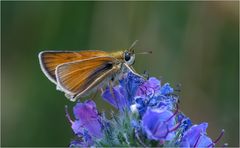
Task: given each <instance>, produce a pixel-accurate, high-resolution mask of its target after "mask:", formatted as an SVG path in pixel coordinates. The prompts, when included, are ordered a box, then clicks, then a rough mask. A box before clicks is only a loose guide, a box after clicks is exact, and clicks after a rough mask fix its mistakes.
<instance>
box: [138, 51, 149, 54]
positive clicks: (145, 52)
mask: <svg viewBox="0 0 240 148" xmlns="http://www.w3.org/2000/svg"><path fill="white" fill-rule="evenodd" d="M136 54H152V51H143V52H137V53H136Z"/></svg>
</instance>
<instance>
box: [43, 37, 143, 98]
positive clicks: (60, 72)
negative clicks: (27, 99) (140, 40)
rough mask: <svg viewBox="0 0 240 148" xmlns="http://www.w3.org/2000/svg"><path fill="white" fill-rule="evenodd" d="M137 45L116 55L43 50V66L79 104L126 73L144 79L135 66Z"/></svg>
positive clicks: (55, 82)
mask: <svg viewBox="0 0 240 148" xmlns="http://www.w3.org/2000/svg"><path fill="white" fill-rule="evenodd" d="M136 42H137V41H135V42H134V43H133V44H132V45H131V46H130V48H128V49H126V50H121V51H115V52H106V51H101V50H84V51H79V52H76V51H42V52H40V53H39V62H40V67H41V69H42V71H43V73H44V74H45V75H46V77H47V78H48V79H49V80H50V81H51V82H53V83H54V84H56V86H57V89H58V90H60V91H63V92H64V93H65V95H66V96H67V98H69V99H70V100H71V101H76V100H77V99H78V98H80V97H83V96H86V95H88V94H89V93H91V92H92V91H93V90H96V89H98V88H99V87H101V86H103V85H105V84H106V83H112V82H114V81H116V80H118V79H120V78H121V77H122V76H123V74H124V73H127V72H132V73H133V74H135V75H137V76H139V77H142V76H141V75H139V74H138V73H136V71H135V70H134V69H133V67H132V65H133V64H134V61H135V51H134V49H133V47H134V45H135V44H136ZM144 53H147V52H144ZM144 53H140V54H144Z"/></svg>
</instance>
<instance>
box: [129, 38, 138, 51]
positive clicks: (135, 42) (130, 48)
mask: <svg viewBox="0 0 240 148" xmlns="http://www.w3.org/2000/svg"><path fill="white" fill-rule="evenodd" d="M137 42H138V40H136V41H134V42H133V43H132V45H131V46H130V47H129V48H128V51H130V52H134V50H133V47H134V46H135V45H136V44H137Z"/></svg>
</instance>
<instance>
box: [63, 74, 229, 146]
mask: <svg viewBox="0 0 240 148" xmlns="http://www.w3.org/2000/svg"><path fill="white" fill-rule="evenodd" d="M102 98H103V100H105V101H106V102H108V103H110V104H111V105H112V106H114V107H115V108H116V109H118V110H119V112H118V113H112V116H111V118H110V119H108V118H106V117H105V115H104V114H103V113H102V114H100V113H99V112H98V111H97V108H96V104H95V103H94V102H93V101H91V100H88V101H85V102H84V103H80V102H78V103H77V104H76V105H75V107H74V108H73V113H74V116H75V120H74V121H73V120H72V119H71V118H70V116H69V114H68V112H67V111H66V115H67V118H68V119H69V121H70V123H71V126H72V130H73V132H74V133H75V135H76V139H74V140H73V141H72V142H71V144H70V147H77V146H79V147H82V146H101V147H105V146H126V147H132V146H141V147H150V146H154V147H159V146H161V147H176V146H177V147H214V146H215V144H216V143H217V142H218V141H219V140H220V139H221V137H222V136H223V133H224V130H222V132H221V134H220V136H219V137H218V138H217V139H216V140H215V141H213V140H212V139H211V138H210V137H209V136H208V135H207V133H206V129H207V126H208V124H207V123H205V122H203V123H201V124H198V125H197V124H192V122H191V120H190V119H189V118H188V117H187V116H186V115H184V114H183V113H182V112H181V111H180V110H179V108H178V102H179V97H178V95H176V94H175V90H174V89H173V88H172V87H171V86H170V84H169V83H165V84H161V81H160V80H158V79H157V78H155V77H150V78H148V79H147V80H145V79H144V78H141V77H138V76H136V75H134V74H132V73H127V74H126V75H124V77H123V79H121V80H120V81H119V85H117V86H115V87H113V88H109V87H108V88H106V90H105V91H104V92H103V93H102Z"/></svg>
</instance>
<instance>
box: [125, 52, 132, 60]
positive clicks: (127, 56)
mask: <svg viewBox="0 0 240 148" xmlns="http://www.w3.org/2000/svg"><path fill="white" fill-rule="evenodd" d="M124 59H125V61H129V60H130V59H131V55H130V54H129V53H128V52H125V55H124Z"/></svg>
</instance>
